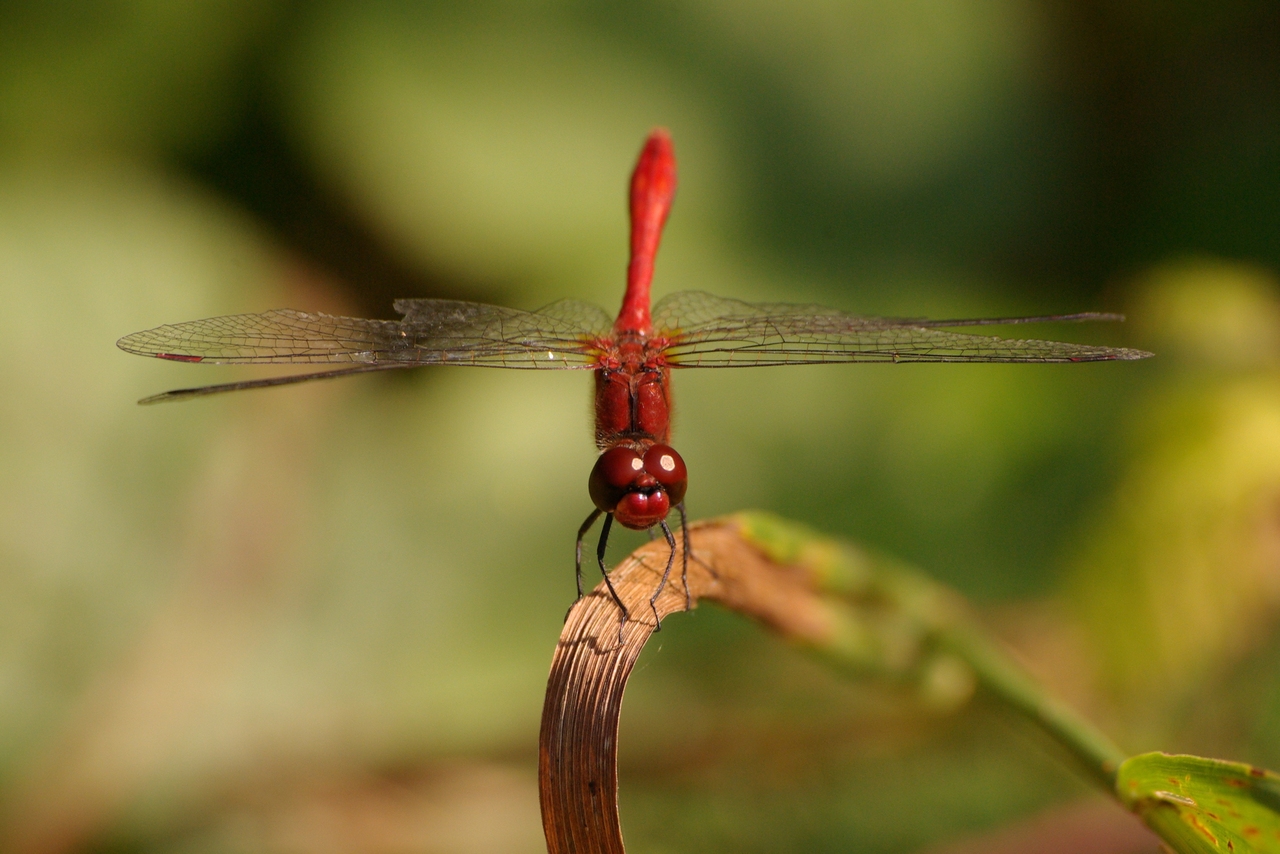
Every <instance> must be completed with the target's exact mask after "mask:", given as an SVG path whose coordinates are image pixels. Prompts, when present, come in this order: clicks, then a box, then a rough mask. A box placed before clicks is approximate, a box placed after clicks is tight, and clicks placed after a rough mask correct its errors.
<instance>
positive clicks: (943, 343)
mask: <svg viewBox="0 0 1280 854" xmlns="http://www.w3.org/2000/svg"><path fill="white" fill-rule="evenodd" d="M1113 319H1118V318H1117V316H1115V315H1097V314H1077V315H1059V316H1053V317H1034V318H1030V317H1010V318H983V319H973V320H924V319H904V318H885V317H863V316H859V315H854V314H846V313H845V312H842V311H838V310H836V309H833V308H827V307H825V306H817V305H794V304H789V303H746V302H741V301H739V300H733V299H725V298H722V297H716V296H712V295H711V294H707V293H703V292H701V291H685V292H682V293H677V294H672V295H670V296H668V297H665V298H664V299H662V300H661V301H659V302H658V304H657V305H656V306H655V307H654V330H655V334H656V335H659V336H663V337H666V338H668V339H669V341H670V342H671V343H670V345H669V346H668V347H667V348H666V350H665V353H666V354H667V361H668V362H669V363H670V364H672V365H673V366H676V367H689V368H692V367H748V366H753V365H761V366H767V365H806V364H823V363H829V362H835V363H840V362H1095V361H1109V360H1114V359H1142V358H1146V357H1147V356H1149V355H1151V354H1150V353H1146V352H1143V351H1141V350H1127V349H1123V348H1116V347H1095V346H1090V345H1084V344H1067V343H1064V342H1060V341H1038V340H1015V339H1007V338H993V337H989V336H985V335H969V334H965V333H960V332H951V331H948V330H947V327H957V326H992V325H1001V324H1016V323H1032V322H1051V321H1061V320H1113Z"/></svg>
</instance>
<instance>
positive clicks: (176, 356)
mask: <svg viewBox="0 0 1280 854" xmlns="http://www.w3.org/2000/svg"><path fill="white" fill-rule="evenodd" d="M156 358H157V359H168V360H169V361H170V362H203V361H204V356H184V355H182V354H181V353H156Z"/></svg>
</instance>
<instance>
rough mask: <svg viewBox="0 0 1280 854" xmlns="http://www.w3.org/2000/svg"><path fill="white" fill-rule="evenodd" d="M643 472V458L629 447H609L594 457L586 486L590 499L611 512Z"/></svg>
mask: <svg viewBox="0 0 1280 854" xmlns="http://www.w3.org/2000/svg"><path fill="white" fill-rule="evenodd" d="M643 472H644V460H643V459H641V457H640V455H639V454H637V453H636V452H635V451H633V450H631V449H630V448H622V447H618V448H610V449H609V450H607V451H605V452H604V453H603V454H601V455H600V456H599V458H597V459H596V464H595V467H594V468H592V469H591V479H590V480H589V481H588V482H587V488H588V490H589V491H590V492H591V500H592V501H593V502H595V505H596V507H599V508H600V509H601V510H603V511H604V512H606V513H612V512H613V511H614V508H616V507H617V506H618V502H619V501H621V500H622V498H623V496H625V495H626V494H627V492H628V490H629V489H630V487H631V485H632V484H633V483H635V480H636V478H637V477H639V476H640V475H641V474H642V473H643Z"/></svg>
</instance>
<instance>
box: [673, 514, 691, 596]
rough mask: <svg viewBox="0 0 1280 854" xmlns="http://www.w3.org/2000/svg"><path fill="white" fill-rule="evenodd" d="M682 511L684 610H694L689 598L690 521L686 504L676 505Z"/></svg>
mask: <svg viewBox="0 0 1280 854" xmlns="http://www.w3.org/2000/svg"><path fill="white" fill-rule="evenodd" d="M676 509H677V510H679V511H680V545H681V549H680V559H681V561H682V563H681V565H680V583H681V584H683V585H684V609H685V610H686V611H688V610H691V609H692V608H693V599H692V598H691V597H690V596H689V519H688V517H687V516H685V512H684V502H683V501H681V502H680V503H679V504H677V505H676Z"/></svg>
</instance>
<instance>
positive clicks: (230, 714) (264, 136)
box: [0, 0, 1280, 854]
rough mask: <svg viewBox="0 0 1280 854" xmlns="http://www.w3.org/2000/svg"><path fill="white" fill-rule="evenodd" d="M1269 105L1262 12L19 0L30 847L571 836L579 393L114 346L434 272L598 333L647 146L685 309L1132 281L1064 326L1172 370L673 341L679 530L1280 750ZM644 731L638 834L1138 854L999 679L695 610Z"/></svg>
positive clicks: (19, 465)
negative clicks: (665, 157)
mask: <svg viewBox="0 0 1280 854" xmlns="http://www.w3.org/2000/svg"><path fill="white" fill-rule="evenodd" d="M1278 92H1280V7H1277V6H1276V4H1273V3H1266V2H1246V0H1231V2H1223V3H1216V4H1209V3H1195V2H1178V3H1166V4H1154V3H1147V2H1138V0H1117V2H1111V3H1095V2H1065V0H1060V1H1059V2H1047V3H1045V2H1042V3H1033V2H1025V0H898V2H889V0H880V2H866V1H865V0H846V2H834V0H803V2H793V3H787V4H782V3H768V2H761V0H736V2H730V0H687V1H686V0H672V1H671V2H664V3H653V4H632V3H575V2H560V3H514V2H513V3H505V2H487V0H482V2H472V3H465V4H464V3H425V2H424V3H408V2H400V3H398V2H389V0H373V1H372V2H355V0H347V1H346V2H342V0H337V2H315V3H297V2H293V3H291V2H284V0H278V2H269V1H268V0H190V2H186V3H172V2H162V0H75V2H54V3H45V4H33V3H23V2H16V3H15V2H9V3H4V4H3V5H0V297H2V298H3V302H2V303H0V330H2V334H0V376H2V378H3V387H4V390H5V393H4V394H3V396H2V397H0V413H2V415H0V473H2V475H0V476H2V478H3V479H2V481H0V483H3V486H4V489H3V492H2V493H0V849H2V850H5V851H13V852H22V854H54V852H79V851H103V852H106V851H111V852H157V854H158V852H210V854H213V852H245V854H249V852H369V854H374V852H378V853H379V854H382V853H383V852H386V853H387V854H389V852H459V854H461V852H482V851H483V852H488V851H501V852H535V851H538V850H542V837H541V828H540V823H539V819H538V808H537V792H536V786H535V778H534V773H535V769H536V760H537V756H536V740H537V729H538V716H539V713H540V711H541V694H542V690H543V687H544V682H545V678H546V673H547V666H548V663H549V661H550V656H551V652H552V649H553V646H554V643H555V639H556V637H557V635H558V633H559V628H560V624H561V619H562V617H563V614H564V610H565V608H566V607H567V605H568V604H569V602H570V601H571V597H572V591H573V581H572V577H571V576H572V563H571V551H572V545H573V536H574V531H575V530H576V528H577V525H578V524H579V523H580V522H581V520H582V518H583V517H584V516H585V515H586V513H587V512H588V510H589V509H590V506H589V501H588V500H587V496H586V489H585V486H586V476H587V473H588V472H589V470H590V466H591V464H592V461H593V455H594V448H593V446H592V442H591V427H590V421H589V413H590V401H589V383H588V381H587V377H585V376H584V375H582V374H580V373H575V372H549V373H524V372H514V371H483V370H463V369H456V370H455V369H424V370H421V371H416V372H413V373H412V374H411V375H396V376H369V377H362V378H357V379H352V380H347V381H344V382H341V383H329V384H317V385H316V386H315V387H305V386H304V387H297V388H291V389H280V390H276V391H274V392H255V393H246V394H242V395H232V396H227V397H225V398H214V399H208V400H202V401H197V402H192V403H188V404H184V405H173V406H163V407H155V408H139V407H137V406H135V405H134V401H135V400H136V399H137V398H139V397H142V396H145V395H147V394H151V393H154V392H157V391H161V390H164V389H167V388H174V387H181V386H189V385H195V384H202V383H209V382H217V381H221V380H226V379H231V378H239V377H243V376H248V375H251V374H250V373H249V371H248V369H244V370H241V371H239V372H237V371H233V370H231V369H222V368H195V367H192V366H186V365H174V364H169V363H161V362H156V361H151V360H144V359H138V358H134V357H130V356H127V355H125V354H123V353H121V352H119V351H118V350H116V349H115V348H114V347H113V346H112V343H113V342H114V340H115V339H116V338H118V337H120V336H121V335H123V334H126V333H128V332H133V331H136V330H140V329H144V328H149V327H152V326H156V325H159V324H162V323H168V322H175V321H181V320H189V319H194V318H198V317H204V316H209V315H214V314H226V313H236V312H244V311H261V310H266V309H268V308H272V307H281V306H290V307H294V308H299V309H305V310H322V311H329V312H344V313H354V314H360V315H365V316H378V317H391V316H394V315H393V314H392V313H391V312H390V303H391V300H392V299H393V298H394V297H401V296H418V297H425V296H441V297H453V298H466V299H475V300H480V301H489V302H499V303H503V304H508V305H512V306H516V307H520V308H526V309H533V308H536V307H538V306H540V305H543V304H545V303H547V302H550V301H552V300H554V299H557V298H560V297H575V298H581V299H588V300H592V301H594V302H597V303H599V304H601V305H603V306H605V307H606V308H608V309H609V310H610V311H613V310H614V309H615V307H616V305H617V302H618V300H619V298H620V295H621V287H622V281H623V270H624V267H625V262H626V257H625V252H626V218H625V204H624V198H625V188H626V182H627V177H628V175H629V170H630V168H631V165H632V162H633V159H634V157H635V154H636V152H637V151H638V149H639V147H640V144H641V142H642V140H643V138H644V135H645V133H646V132H647V131H648V130H649V129H650V128H651V127H653V126H655V125H665V126H667V127H669V128H670V129H671V131H672V134H673V136H674V139H675V143H676V148H677V153H678V156H679V161H680V170H681V173H680V180H681V189H680V196H679V198H678V200H677V202H676V206H675V210H674V212H673V214H672V217H671V220H670V222H669V225H668V233H667V237H666V241H665V243H664V246H663V249H662V252H661V253H660V255H659V261H658V268H657V277H656V282H655V291H656V293H657V294H658V295H661V294H664V293H667V292H670V291H674V290H681V289H686V288H699V289H705V290H709V291H712V292H714V293H718V294H721V295H724V296H732V297H739V298H744V299H769V300H786V301H800V302H822V303H827V304H830V305H834V306H837V307H840V308H844V309H848V310H854V311H861V312H866V313H886V314H896V315H951V316H956V315H990V314H1003V313H1037V314H1040V313H1051V312H1069V311H1084V310H1116V311H1124V312H1127V313H1128V314H1129V316H1130V322H1129V323H1128V324H1126V325H1124V326H1109V327H1106V328H1081V327H1071V328H1065V329H1050V328H1044V329H1037V330H1035V332H1036V333H1037V334H1041V335H1046V336H1048V335H1052V336H1055V337H1067V338H1070V339H1072V340H1084V341H1091V342H1098V343H1109V344H1116V345H1130V346H1138V347H1144V348H1147V349H1151V350H1154V351H1156V352H1157V353H1158V356H1157V358H1155V359H1151V360H1148V361H1147V362H1142V363H1124V364H1101V365H1069V366H955V365H938V366H908V365H903V366H895V365H881V366H855V367H843V366H841V367H837V366H827V367H811V368H786V369H770V370H754V371H691V372H688V373H681V374H680V375H679V376H678V377H677V378H676V387H675V396H676V401H677V407H678V411H677V423H676V439H677V446H678V447H679V448H680V449H681V452H682V454H683V455H684V457H685V459H686V461H687V463H688V465H689V469H690V472H691V478H692V480H691V484H692V485H691V488H690V491H689V496H688V504H689V507H690V511H691V513H692V515H693V516H694V517H695V518H697V517H705V516H710V515H714V514H719V513H725V512H729V511H733V510H738V509H742V508H747V507H759V508H765V509H770V510H774V511H776V512H778V513H780V514H782V515H785V516H788V517H790V518H793V519H797V520H800V521H804V522H807V523H809V524H811V525H813V526H815V527H818V528H820V529H822V530H824V531H827V532H830V533H834V534H837V535H840V536H845V537H848V538H850V539H854V540H857V541H859V542H861V543H863V544H865V545H868V546H870V547H873V548H876V549H880V550H883V551H886V552H890V553H892V554H895V555H897V556H899V557H901V558H904V559H907V560H910V561H912V562H914V563H916V564H917V565H919V566H920V567H922V568H924V569H925V570H927V571H928V572H930V573H932V574H934V575H935V576H937V577H939V578H941V579H943V580H944V581H946V582H948V583H949V584H952V585H954V586H955V587H956V588H958V589H959V590H960V591H961V592H963V593H964V594H966V595H967V596H969V597H971V598H972V599H973V600H974V601H975V602H976V603H978V607H979V608H980V609H982V611H983V612H984V614H985V615H986V616H987V618H988V619H989V622H990V624H991V625H993V626H994V627H996V629H997V630H998V631H1000V632H1001V633H1002V634H1003V635H1004V636H1005V637H1006V638H1007V639H1008V640H1009V642H1010V643H1011V644H1013V646H1014V647H1015V648H1016V649H1017V650H1018V651H1019V652H1020V653H1021V655H1022V657H1023V658H1024V659H1025V660H1026V661H1027V663H1028V664H1029V666H1031V667H1032V668H1033V669H1034V670H1035V671H1036V672H1037V673H1038V674H1040V675H1041V676H1042V678H1044V679H1045V680H1046V681H1047V682H1048V683H1049V684H1051V685H1053V686H1054V687H1055V688H1056V689H1057V690H1059V691H1060V692H1061V693H1062V694H1063V695H1064V696H1066V697H1067V698H1068V699H1070V700H1071V701H1072V702H1074V703H1076V704H1078V705H1079V706H1080V707H1082V708H1083V709H1085V710H1086V711H1087V712H1088V713H1089V714H1091V715H1093V716H1094V717H1095V719H1097V720H1098V721H1099V722H1100V723H1101V724H1102V725H1103V726H1104V728H1105V729H1106V730H1107V731H1108V732H1109V733H1110V734H1112V735H1113V736H1114V737H1116V738H1117V739H1118V740H1119V741H1120V742H1121V743H1122V744H1123V745H1124V746H1125V747H1126V748H1128V749H1130V750H1132V751H1135V752H1136V751H1138V750H1149V749H1166V750H1171V751H1188V752H1196V753H1200V754H1205V755H1214V756H1222V757H1225V758H1231V759H1239V760H1247V761H1252V762H1255V763H1259V764H1264V765H1271V766H1272V767H1277V766H1280V658H1278V657H1277V653H1280V635H1277V634H1276V632H1275V616H1276V611H1277V608H1276V606H1277V604H1280V286H1278V285H1277V280H1276V274H1275V270H1276V269H1277V268H1280V240H1278V239H1277V234H1278V233H1280V95H1278V94H1277V93H1278ZM637 542H639V540H637V539H635V538H630V539H629V538H628V537H627V536H618V537H617V538H616V541H615V545H614V547H613V549H612V551H611V554H612V555H613V559H616V558H617V557H618V556H620V555H622V554H624V553H625V551H626V550H628V549H629V548H631V547H633V546H634V545H635V544H636V543H637ZM621 750H622V768H621V778H622V779H621V785H622V795H621V797H622V811H623V822H624V827H625V828H626V831H627V834H628V841H629V843H630V845H631V846H632V849H633V850H636V851H652V852H686V851H687V852H693V851H747V852H754V851H759V852H766V851H768V852H785V851H806V852H826V851H830V852H836V851H841V852H843V851H850V850H858V851H867V852H911V851H919V850H924V849H929V850H948V851H951V850H961V848H963V846H964V845H965V844H967V843H964V842H957V841H956V840H963V839H970V840H971V841H972V840H976V841H974V842H972V844H974V845H977V846H978V847H977V848H976V849H974V850H995V849H994V848H992V847H991V845H990V844H987V843H984V842H983V840H984V839H987V840H990V839H992V838H995V837H988V836H983V834H993V833H994V834H997V835H998V834H1000V833H1002V832H1005V833H1006V837H1007V830H1006V831H1001V830H1000V829H1001V828H1006V829H1007V828H1008V827H1013V828H1014V829H1015V830H1016V828H1018V827H1026V826H1028V825H1027V824H1026V822H1028V821H1034V820H1050V821H1057V822H1058V824H1057V825H1053V826H1054V827H1055V828H1057V829H1056V830H1055V831H1054V833H1055V834H1056V835H1057V837H1058V838H1060V839H1067V840H1068V841H1069V842H1070V840H1072V839H1077V842H1078V843H1079V844H1078V845H1076V847H1071V848H1064V849H1063V850H1098V851H1128V850H1134V851H1137V850H1154V844H1153V843H1151V842H1148V841H1146V840H1144V839H1142V838H1141V837H1140V836H1139V837H1138V838H1136V839H1135V838H1134V834H1133V831H1132V828H1131V826H1130V825H1128V824H1125V822H1126V820H1127V819H1126V817H1125V816H1123V814H1121V813H1120V812H1119V808H1118V807H1112V806H1111V805H1109V804H1105V803H1101V802H1094V801H1089V800H1083V801H1082V800H1080V799H1081V798H1083V797H1086V796H1087V790H1086V788H1085V786H1084V784H1083V783H1081V782H1078V780H1077V778H1076V776H1075V775H1074V773H1073V772H1072V769H1071V768H1070V766H1069V765H1068V764H1067V763H1066V762H1065V760H1064V759H1063V757H1062V756H1060V755H1059V754H1057V753H1055V752H1054V751H1053V750H1052V749H1051V748H1050V747H1048V746H1047V745H1045V744H1043V743H1042V742H1040V741H1039V740H1037V739H1036V738H1035V737H1034V736H1033V735H1031V734H1030V732H1029V731H1028V730H1026V729H1024V728H1022V727H1020V726H1019V725H1017V724H1016V723H1015V722H1013V721H1012V720H1010V719H1009V718H1007V717H1005V716H1004V715H1002V714H1001V713H1000V712H999V711H998V710H996V709H994V708H991V707H989V706H988V705H987V704H984V703H983V702H982V701H981V699H980V698H979V699H978V700H977V701H975V702H974V703H972V704H969V705H968V706H967V707H966V708H965V709H963V710H960V711H956V710H953V709H939V708H930V707H928V706H927V705H922V704H920V703H918V702H917V701H915V700H913V699H911V698H909V697H904V696H899V695H897V694H895V693H894V692H892V691H886V690H882V689H880V688H878V687H876V686H861V685H853V686H851V685H848V684H844V683H842V682H840V681H839V680H838V678H837V677H835V676H833V675H831V674H829V673H827V672H826V671H825V670H823V669H822V668H821V667H820V666H819V665H818V664H816V663H814V662H812V661H810V660H809V659H807V658H805V657H803V656H801V655H800V654H798V653H796V652H794V651H792V650H789V649H785V648H781V647H779V646H778V645H777V644H776V643H775V642H774V641H773V640H772V639H770V638H769V637H767V636H765V635H763V634H762V633H761V632H760V631H758V630H757V629H755V628H754V627H753V626H750V625H748V624H745V623H743V622H742V621H740V620H738V619H737V618H735V617H733V616H732V615H727V614H724V613H718V612H716V611H714V610H713V609H711V608H704V609H701V610H699V611H698V612H696V613H694V614H691V615H687V616H683V617H675V618H672V619H671V620H670V621H669V623H668V624H667V627H666V628H665V629H664V631H663V633H662V634H661V635H660V636H658V637H657V638H656V639H655V642H654V643H652V644H651V647H650V649H649V650H647V651H646V653H645V658H644V659H643V660H642V662H641V665H640V668H639V669H638V671H637V673H636V676H635V677H634V679H633V682H632V689H631V691H630V693H629V695H628V707H627V709H626V712H625V714H624V716H623V733H622V745H621ZM1046 815H1047V816H1048V817H1049V818H1048V819H1044V816H1046ZM1030 816H1040V819H1033V818H1029V817H1030ZM1097 827H1103V828H1104V831H1105V832H1103V833H1102V837H1101V838H1103V839H1104V841H1105V843H1106V845H1109V846H1110V847H1106V845H1103V844H1102V843H1099V844H1098V845H1093V846H1091V844H1088V843H1086V842H1084V841H1083V840H1085V839H1086V838H1089V839H1092V838H1093V837H1088V833H1089V832H1093V831H1094V830H1096V829H1097ZM1073 834H1075V835H1076V836H1073ZM1126 834H1128V835H1127V836H1126ZM1024 835H1025V834H1024ZM1006 837H1000V838H1001V839H1006V841H1007V838H1006ZM1077 837H1078V838H1077ZM1008 838H1017V837H1016V833H1015V834H1014V836H1013V837H1008ZM1028 838H1029V839H1030V840H1031V841H1030V842H1029V843H1027V847H1025V850H1028V851H1035V850H1044V849H1043V848H1038V847H1037V845H1038V844H1039V843H1042V842H1043V838H1040V837H1037V836H1036V835H1035V834H1034V833H1033V834H1031V835H1030V836H1029V837H1028ZM956 844H959V845H960V846H961V848H950V847H945V846H951V845H956ZM937 846H944V848H942V849H940V848H938V847H937ZM1126 846H1128V847H1126ZM963 850H969V849H967V848H963ZM999 850H1015V849H1014V848H1008V849H999ZM1016 850H1024V849H1016Z"/></svg>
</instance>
